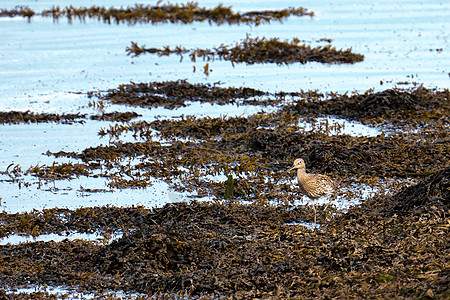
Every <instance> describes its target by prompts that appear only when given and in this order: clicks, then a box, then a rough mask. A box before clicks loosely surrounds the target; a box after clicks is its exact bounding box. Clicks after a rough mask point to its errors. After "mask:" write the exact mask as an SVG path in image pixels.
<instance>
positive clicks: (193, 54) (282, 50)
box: [126, 35, 364, 66]
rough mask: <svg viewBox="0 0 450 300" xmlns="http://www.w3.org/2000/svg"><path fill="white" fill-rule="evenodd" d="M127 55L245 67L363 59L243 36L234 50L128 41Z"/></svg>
mask: <svg viewBox="0 0 450 300" xmlns="http://www.w3.org/2000/svg"><path fill="white" fill-rule="evenodd" d="M126 52H127V54H128V55H133V56H139V55H141V54H143V53H151V54H157V55H158V56H168V55H170V54H177V55H179V56H180V58H181V60H183V57H184V56H183V54H185V55H186V54H188V55H189V57H190V59H191V61H192V62H196V61H197V59H202V60H203V61H213V60H215V59H218V60H225V61H230V62H231V63H232V64H233V66H234V64H235V63H246V64H248V65H252V64H256V63H259V64H260V63H274V64H277V65H281V64H286V65H287V64H293V63H301V64H306V63H307V62H311V61H315V62H320V63H328V64H331V63H348V64H353V63H356V62H361V61H363V60H364V55H362V54H358V53H353V52H352V50H351V49H346V50H342V49H341V50H337V49H336V48H334V47H332V46H331V45H326V46H317V47H311V46H309V45H307V44H300V40H299V39H297V38H294V39H292V41H290V42H288V41H280V40H279V39H278V38H271V39H266V38H265V37H262V38H259V37H256V38H251V37H249V36H248V35H247V37H246V38H245V39H244V40H243V41H242V42H240V43H236V45H235V46H234V47H229V46H226V45H220V46H219V47H217V48H214V49H200V48H197V49H191V50H189V49H186V48H181V47H176V48H173V49H171V48H170V47H169V46H166V47H164V48H161V49H158V48H146V47H145V46H139V45H138V44H137V43H135V42H131V46H130V47H127V48H126Z"/></svg>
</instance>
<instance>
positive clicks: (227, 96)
mask: <svg viewBox="0 0 450 300" xmlns="http://www.w3.org/2000/svg"><path fill="white" fill-rule="evenodd" d="M265 94H266V93H265V92H262V91H259V90H255V89H252V88H245V87H240V88H234V87H229V88H222V87H219V86H216V85H210V84H191V83H189V82H187V81H186V80H177V81H165V82H150V83H131V84H122V85H120V86H119V87H118V88H117V89H112V90H109V91H108V92H107V93H106V94H104V95H100V94H98V95H97V96H98V97H99V98H100V99H102V100H108V101H111V102H112V103H121V104H128V105H133V106H142V107H158V106H159V105H162V106H164V107H165V108H168V109H174V108H177V107H181V106H187V104H186V102H187V101H199V102H209V103H212V104H219V105H223V104H229V103H236V102H237V101H238V100H239V99H248V98H252V97H258V96H262V95H265Z"/></svg>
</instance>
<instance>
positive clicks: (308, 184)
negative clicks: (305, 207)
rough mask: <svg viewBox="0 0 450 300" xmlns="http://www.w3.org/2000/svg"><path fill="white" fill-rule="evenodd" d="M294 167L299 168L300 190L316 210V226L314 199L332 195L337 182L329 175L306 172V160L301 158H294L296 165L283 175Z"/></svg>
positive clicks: (315, 220) (315, 221)
mask: <svg viewBox="0 0 450 300" xmlns="http://www.w3.org/2000/svg"><path fill="white" fill-rule="evenodd" d="M294 169H297V179H298V185H299V186H300V191H301V192H302V193H303V194H304V195H306V196H308V198H310V199H311V202H312V207H313V210H314V227H316V224H317V214H316V207H315V205H314V200H316V199H318V198H322V197H327V196H331V195H332V194H333V192H334V190H335V189H336V187H337V184H336V183H335V182H334V181H333V180H332V179H331V178H330V177H328V176H327V175H322V174H308V173H306V165H305V161H304V160H303V159H301V158H297V159H296V160H294V165H293V166H292V167H291V168H290V169H289V170H286V171H285V172H284V173H283V174H282V175H281V176H283V175H284V174H286V173H287V172H290V171H292V170H294ZM281 176H280V178H281ZM277 182H278V180H277ZM328 204H329V203H328ZM327 207H328V205H327ZM325 209H326V207H325Z"/></svg>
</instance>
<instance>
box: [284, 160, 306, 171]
mask: <svg viewBox="0 0 450 300" xmlns="http://www.w3.org/2000/svg"><path fill="white" fill-rule="evenodd" d="M294 169H306V166H305V161H304V160H303V159H301V158H297V159H296V160H294V165H293V166H292V168H290V169H289V170H288V171H291V170H294Z"/></svg>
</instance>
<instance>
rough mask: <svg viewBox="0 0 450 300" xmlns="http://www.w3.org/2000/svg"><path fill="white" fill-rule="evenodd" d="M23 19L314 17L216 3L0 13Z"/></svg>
mask: <svg viewBox="0 0 450 300" xmlns="http://www.w3.org/2000/svg"><path fill="white" fill-rule="evenodd" d="M14 16H23V17H26V18H28V21H30V20H31V18H32V17H33V16H42V17H52V18H53V20H55V21H58V20H59V19H60V18H62V17H66V18H67V21H68V22H69V23H72V22H73V20H74V19H78V20H79V21H80V22H84V21H85V20H86V19H87V18H89V19H97V20H98V21H102V22H104V23H106V24H128V25H135V24H147V23H151V24H159V23H182V24H190V23H193V22H206V21H207V22H209V23H210V24H212V23H215V24H217V25H222V24H230V25H231V24H249V25H255V26H258V25H260V24H264V23H270V22H272V21H278V22H282V21H283V20H285V19H287V18H289V17H290V16H310V17H312V16H314V13H313V12H311V11H309V10H308V9H306V8H302V7H297V8H295V7H290V8H287V9H281V10H263V11H249V12H246V13H238V12H233V10H232V9H231V7H226V6H223V5H222V4H219V5H218V6H216V7H214V8H210V9H208V8H205V7H200V6H199V5H198V3H197V2H188V3H187V4H164V5H161V4H160V3H157V4H156V5H143V4H136V5H135V6H128V7H127V8H115V7H110V8H106V7H102V6H95V5H94V6H91V7H89V8H88V7H79V8H77V7H74V6H72V5H70V6H66V7H65V8H60V7H59V6H56V7H55V6H54V7H52V8H51V9H46V10H43V11H42V12H40V13H39V12H35V11H33V10H31V9H30V8H28V7H26V6H18V7H16V8H15V9H11V10H7V9H2V10H0V17H14Z"/></svg>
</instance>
